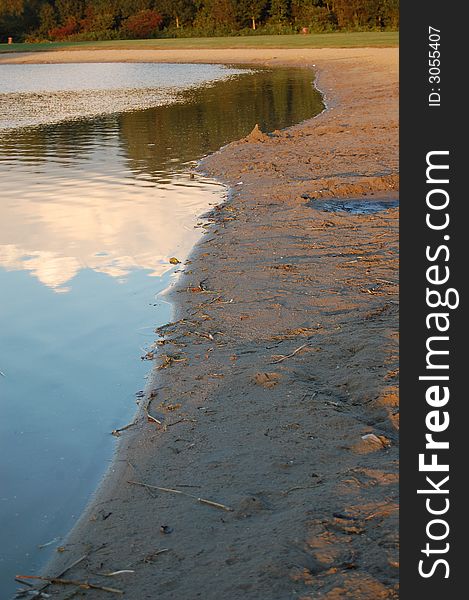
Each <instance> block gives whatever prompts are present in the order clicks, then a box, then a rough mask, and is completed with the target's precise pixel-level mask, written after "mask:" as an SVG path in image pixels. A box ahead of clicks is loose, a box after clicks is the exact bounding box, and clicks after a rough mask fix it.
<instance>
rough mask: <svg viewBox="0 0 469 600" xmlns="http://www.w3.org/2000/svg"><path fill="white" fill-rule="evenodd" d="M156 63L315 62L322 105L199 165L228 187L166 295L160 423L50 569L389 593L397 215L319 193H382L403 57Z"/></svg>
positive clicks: (111, 581) (71, 574)
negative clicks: (330, 202) (345, 206)
mask: <svg viewBox="0 0 469 600" xmlns="http://www.w3.org/2000/svg"><path fill="white" fill-rule="evenodd" d="M105 52H106V55H107V60H111V58H110V56H111V55H110V54H109V52H113V51H109V52H107V51H103V52H100V53H96V54H94V57H95V60H102V59H103V58H102V56H101V55H103V54H104V53H105ZM230 52H231V54H230ZM59 54H61V53H58V52H57V53H54V59H55V58H59V56H58V55H59ZM62 54H63V53H62ZM97 54H99V56H97ZM56 55H57V56H56ZM67 55H68V56H69V58H70V59H71V56H72V55H74V56H76V55H77V52H69V53H67ZM152 55H153V56H154V57H156V56H158V58H159V59H160V60H169V61H175V60H178V59H180V60H181V61H184V62H187V61H191V62H195V61H201V62H206V61H209V62H237V63H240V62H251V63H252V62H255V61H259V62H263V63H266V62H268V63H270V64H272V63H273V62H274V61H279V62H282V63H283V64H285V63H288V62H292V63H295V64H298V63H303V64H313V63H314V64H316V66H317V70H318V71H319V80H318V86H319V88H320V89H321V90H322V91H324V92H325V95H326V100H327V102H328V106H329V107H330V109H329V110H327V111H325V112H324V113H323V114H322V115H320V116H319V117H317V118H315V119H313V120H310V121H306V122H305V123H303V124H301V125H298V126H296V127H293V128H291V129H289V130H286V131H282V132H279V133H278V134H276V135H274V136H271V137H268V136H263V135H258V136H251V137H248V138H247V139H245V140H241V141H239V142H235V143H233V144H230V145H229V146H227V147H225V148H224V149H222V150H221V151H220V152H218V153H216V154H214V155H213V156H210V157H208V158H207V159H205V160H204V161H203V163H202V165H201V168H202V169H203V170H205V171H207V172H209V173H210V174H211V175H216V176H218V177H220V178H221V179H223V180H224V181H225V182H226V183H227V184H229V185H230V186H232V193H231V195H230V197H229V200H228V201H227V202H226V203H225V204H223V205H221V206H220V207H217V208H216V209H214V210H213V213H212V215H211V220H212V222H213V223H212V225H211V226H210V228H209V229H208V230H207V233H206V235H205V236H204V238H203V240H202V242H201V243H200V244H199V245H198V247H197V248H196V250H195V252H194V254H193V256H192V258H191V261H190V263H189V264H187V265H185V266H184V269H185V273H184V274H183V275H182V277H181V279H180V281H179V284H178V287H177V289H176V290H174V291H173V292H172V299H173V300H174V301H175V302H176V305H177V312H178V314H177V318H178V319H179V320H178V321H177V322H176V323H174V324H173V325H171V326H168V327H167V328H165V329H164V330H163V331H162V332H161V333H162V334H163V335H164V338H162V339H161V345H160V346H159V351H158V354H157V355H156V357H155V359H154V360H155V371H154V373H155V377H154V382H153V385H152V386H150V389H149V391H148V396H147V398H146V399H145V402H148V403H149V404H148V410H149V414H151V415H152V416H153V417H154V418H155V419H157V420H158V421H160V422H161V425H159V424H158V423H157V422H156V421H154V420H152V419H150V421H148V420H147V418H146V417H144V416H142V417H140V418H139V421H138V424H137V425H136V426H135V427H133V428H131V429H128V430H127V431H125V432H123V433H122V436H121V443H120V448H119V452H118V455H117V458H116V461H115V463H114V467H113V469H112V472H111V473H109V475H108V477H107V480H106V482H105V485H103V486H102V487H101V488H100V490H99V491H98V493H97V496H96V499H95V501H94V503H93V504H92V505H91V506H90V507H89V509H88V510H87V512H86V513H85V514H84V516H83V517H82V519H81V521H80V523H79V525H78V526H77V527H76V528H75V530H74V531H73V532H72V534H71V536H70V538H69V539H68V541H67V544H66V546H65V550H64V551H63V552H61V553H60V554H58V558H57V560H56V561H55V563H54V564H53V565H51V566H50V567H49V568H48V573H49V574H51V575H56V576H57V575H58V574H59V573H61V572H62V571H63V570H64V569H65V568H66V567H68V566H69V565H71V564H72V563H73V562H74V561H76V560H77V559H79V558H81V557H83V556H85V558H82V560H80V562H79V564H77V565H76V566H74V567H73V568H71V569H69V570H67V571H66V573H65V574H64V578H66V579H74V580H81V581H86V580H90V581H92V582H94V583H96V584H98V585H102V586H110V587H115V588H119V589H121V590H124V591H125V594H126V597H128V598H132V599H133V600H140V599H144V598H145V599H146V598H148V599H150V598H151V599H153V598H162V599H173V598H184V599H186V600H193V599H196V598H202V599H204V600H212V599H213V600H215V599H217V600H218V599H219V598H223V599H227V600H237V599H238V598H239V599H252V600H254V599H255V600H260V599H263V600H264V599H265V600H287V599H289V598H299V599H302V600H313V599H317V598H327V599H328V600H335V599H341V598H349V599H353V600H377V599H381V598H383V599H384V598H397V597H398V592H397V584H398V549H397V544H398V520H397V509H398V504H397V503H398V496H397V494H398V488H397V484H398V463H397V460H398V435H397V430H398V408H397V377H398V363H397V361H398V355H397V351H398V349H397V341H398V340H397V327H398V304H397V285H396V282H397V277H398V273H397V269H398V264H397V260H398V257H397V251H398V246H397V244H398V211H397V209H395V208H394V209H389V210H385V211H382V212H378V213H375V214H371V215H352V214H349V213H344V212H325V211H324V210H322V209H321V205H320V203H318V201H317V199H321V198H332V197H339V198H350V197H358V196H364V195H365V194H366V195H367V196H366V198H368V199H370V198H373V196H371V194H373V195H374V197H375V198H376V197H385V198H389V197H394V196H395V195H396V192H397V189H398V162H397V161H398V159H397V151H398V139H397V134H398V115H397V98H398V87H397V50H395V49H360V50H355V49H353V50H311V51H304V52H303V51H301V53H298V52H296V51H294V52H293V51H292V52H289V51H281V50H279V51H271V50H262V51H257V50H249V51H248V50H246V51H238V50H236V51H219V50H217V51H213V52H212V51H197V53H195V52H194V51H191V52H186V53H184V52H179V51H172V52H166V51H165V52H160V51H158V52H154V53H152ZM112 56H114V59H115V60H132V58H130V55H129V54H128V53H126V52H123V53H119V55H118V56H117V54H112ZM133 56H136V55H133ZM138 56H139V58H138V59H139V60H150V57H149V52H138ZM178 57H179V58H178ZM303 57H304V58H303ZM8 58H9V59H12V57H11V55H10V56H9V57H8ZM39 58H40V59H43V58H45V57H43V56H40V57H39ZM48 58H51V57H48ZM62 58H63V57H62ZM20 59H22V60H24V59H28V57H24V56H21V57H19V58H18V60H20ZM135 59H136V58H135ZM29 60H33V59H32V58H31V57H29ZM155 60H156V58H155ZM0 62H4V61H3V57H1V58H0ZM363 436H365V438H364V437H363ZM129 481H133V482H140V483H144V484H149V485H151V486H160V487H165V488H171V489H177V490H181V491H183V492H184V493H185V494H191V495H192V496H194V498H193V497H187V496H185V495H180V494H175V493H173V492H164V491H158V490H156V489H152V488H145V487H142V486H139V485H135V484H134V483H128V482H129ZM199 497H202V498H205V499H209V500H212V501H215V502H218V503H222V504H223V505H226V506H227V507H230V508H232V509H233V510H232V511H225V510H223V509H222V508H220V507H217V506H214V505H209V504H204V503H201V502H198V501H197V498H199ZM122 569H124V570H129V571H131V572H127V573H122V574H120V575H116V576H113V577H106V576H104V575H103V574H105V573H110V572H114V571H118V570H122ZM72 589H73V588H70V586H63V585H51V586H49V587H48V590H47V591H48V593H52V594H53V596H52V597H54V598H66V597H68V595H69V594H70V592H71V591H72ZM103 594H104V592H102V591H93V590H87V591H83V590H82V591H79V592H78V593H77V597H80V595H83V596H85V597H86V598H90V599H94V598H102V597H103Z"/></svg>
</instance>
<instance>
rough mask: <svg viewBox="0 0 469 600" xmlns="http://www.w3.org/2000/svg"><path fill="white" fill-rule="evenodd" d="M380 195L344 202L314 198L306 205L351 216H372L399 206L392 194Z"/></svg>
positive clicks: (350, 199)
mask: <svg viewBox="0 0 469 600" xmlns="http://www.w3.org/2000/svg"><path fill="white" fill-rule="evenodd" d="M381 195H382V196H383V197H379V198H371V197H367V198H349V199H346V200H343V199H332V200H318V199H316V198H309V200H308V202H306V205H307V206H311V207H312V208H317V209H320V210H323V211H324V212H339V213H340V212H343V213H349V214H352V215H372V214H374V213H377V212H382V211H383V210H388V209H390V208H397V207H398V206H399V199H398V198H397V197H396V198H394V197H390V196H393V195H394V194H393V193H390V194H385V195H383V194H381ZM307 197H308V196H307Z"/></svg>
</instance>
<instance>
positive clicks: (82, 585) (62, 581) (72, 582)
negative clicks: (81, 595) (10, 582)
mask: <svg viewBox="0 0 469 600" xmlns="http://www.w3.org/2000/svg"><path fill="white" fill-rule="evenodd" d="M15 579H39V580H41V581H47V582H48V583H57V584H60V585H76V586H77V587H80V588H82V589H83V590H101V591H102V592H111V593H113V594H123V593H124V592H123V591H122V590H118V589H116V588H110V587H105V586H102V585H95V584H94V583H89V582H88V581H77V580H76V579H60V578H57V577H42V576H41V575H17V576H16V578H15Z"/></svg>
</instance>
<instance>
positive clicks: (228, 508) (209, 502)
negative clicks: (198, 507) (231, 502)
mask: <svg viewBox="0 0 469 600" xmlns="http://www.w3.org/2000/svg"><path fill="white" fill-rule="evenodd" d="M127 483H130V484H132V485H139V486H140V487H144V488H147V489H150V490H158V491H159V492H168V493H170V494H180V495H181V496H186V497H187V498H192V499H194V500H197V502H200V503H201V504H207V505H208V506H213V507H214V508H220V509H221V510H226V511H228V512H232V511H233V510H234V509H233V508H231V506H226V505H225V504H221V503H220V502H214V501H213V500H207V499H205V498H199V497H198V496H194V495H193V494H188V493H187V492H183V491H182V490H175V489H172V488H165V487H159V486H157V485H149V484H148V483H142V482H140V481H128V482H127Z"/></svg>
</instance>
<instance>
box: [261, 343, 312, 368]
mask: <svg viewBox="0 0 469 600" xmlns="http://www.w3.org/2000/svg"><path fill="white" fill-rule="evenodd" d="M307 346H309V344H303V345H302V346H300V347H299V348H297V349H296V350H295V351H294V352H292V353H291V354H287V355H286V356H280V358H278V359H277V360H273V361H272V362H271V363H270V364H271V365H275V364H277V363H280V362H282V361H284V360H286V359H287V358H291V357H292V356H295V354H297V353H298V352H299V351H300V350H303V348H306V347H307Z"/></svg>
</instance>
